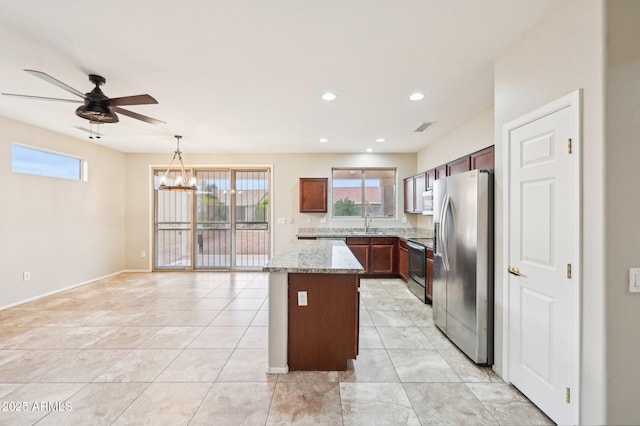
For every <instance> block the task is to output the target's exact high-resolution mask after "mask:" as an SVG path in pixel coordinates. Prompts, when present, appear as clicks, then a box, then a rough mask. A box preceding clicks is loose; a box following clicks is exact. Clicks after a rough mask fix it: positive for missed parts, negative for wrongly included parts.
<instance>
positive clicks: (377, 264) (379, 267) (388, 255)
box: [371, 242, 396, 274]
mask: <svg viewBox="0 0 640 426" xmlns="http://www.w3.org/2000/svg"><path fill="white" fill-rule="evenodd" d="M395 253H396V245H395V244H376V243H374V242H372V243H371V258H372V262H371V263H372V265H371V272H372V273H374V274H393V273H395V262H394V259H395Z"/></svg>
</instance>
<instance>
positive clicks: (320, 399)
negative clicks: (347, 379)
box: [267, 382, 342, 425]
mask: <svg viewBox="0 0 640 426" xmlns="http://www.w3.org/2000/svg"><path fill="white" fill-rule="evenodd" d="M339 386H340V385H339V383H331V382H278V384H276V390H275V393H274V395H273V402H272V403H271V409H270V410H269V417H268V418H267V425H289V424H307V425H312V424H326V425H335V424H340V423H341V422H342V410H341V404H340V387H339Z"/></svg>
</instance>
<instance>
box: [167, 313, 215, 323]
mask: <svg viewBox="0 0 640 426" xmlns="http://www.w3.org/2000/svg"><path fill="white" fill-rule="evenodd" d="M219 313H220V311H217V310H205V309H191V310H188V311H183V310H173V311H168V312H167V320H168V321H167V325H169V326H171V327H204V326H207V325H209V324H210V323H211V321H213V319H214V318H215V317H217V316H218V314H219Z"/></svg>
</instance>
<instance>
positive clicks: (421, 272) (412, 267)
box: [407, 238, 433, 303]
mask: <svg viewBox="0 0 640 426" xmlns="http://www.w3.org/2000/svg"><path fill="white" fill-rule="evenodd" d="M432 241H433V240H432V239H430V238H415V239H411V240H409V241H407V249H408V251H409V277H408V280H407V287H409V290H411V292H412V293H413V294H415V295H416V296H417V297H418V299H420V300H422V301H423V302H424V303H430V302H431V301H430V300H429V299H428V298H427V256H426V251H427V247H426V246H427V245H429V244H431V242H432Z"/></svg>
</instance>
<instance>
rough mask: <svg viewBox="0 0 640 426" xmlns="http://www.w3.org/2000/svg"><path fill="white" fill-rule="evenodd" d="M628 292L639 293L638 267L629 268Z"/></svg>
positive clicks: (639, 276)
mask: <svg viewBox="0 0 640 426" xmlns="http://www.w3.org/2000/svg"><path fill="white" fill-rule="evenodd" d="M629 292H631V293H640V268H629Z"/></svg>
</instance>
